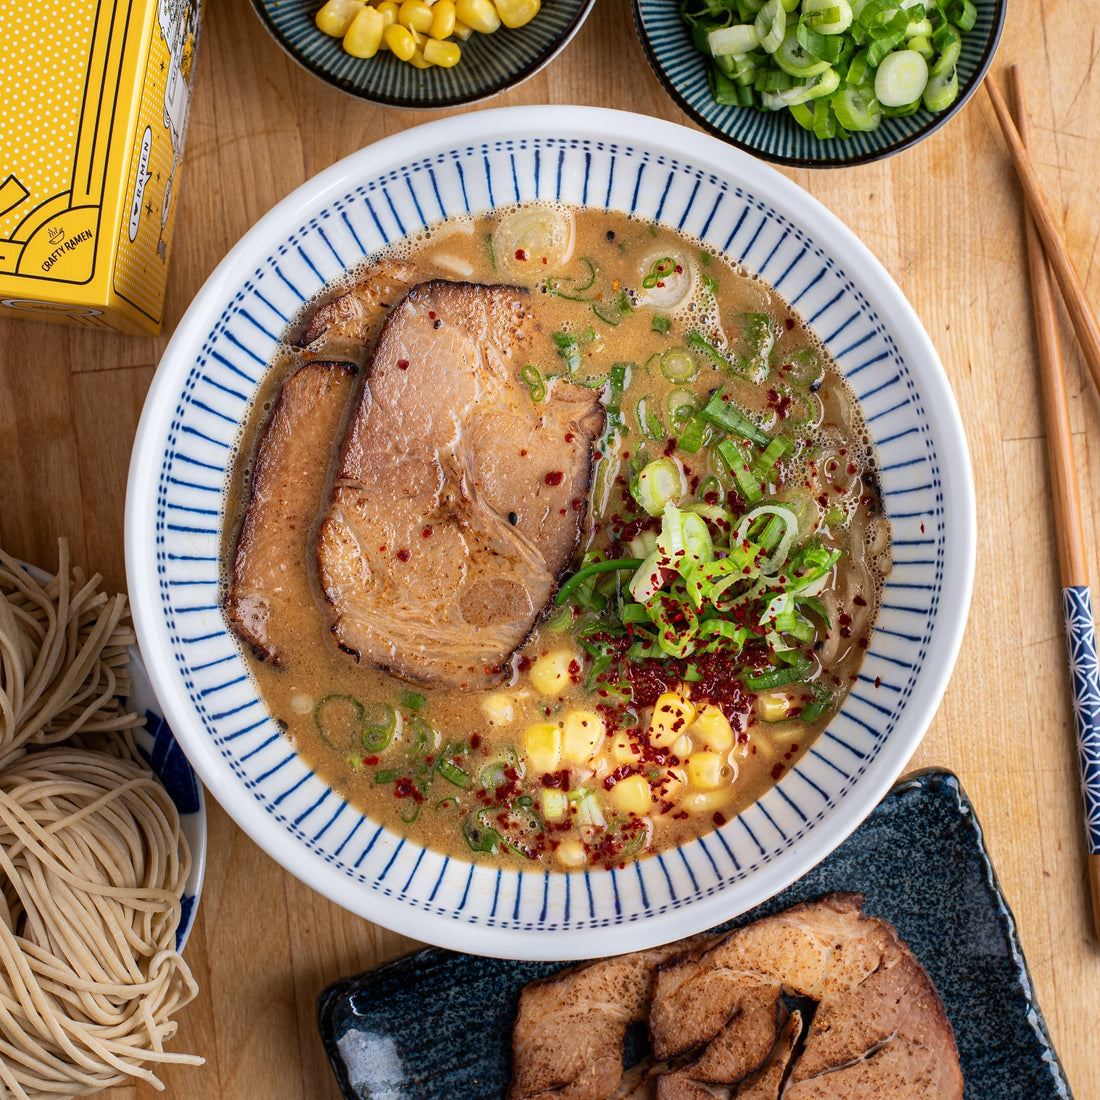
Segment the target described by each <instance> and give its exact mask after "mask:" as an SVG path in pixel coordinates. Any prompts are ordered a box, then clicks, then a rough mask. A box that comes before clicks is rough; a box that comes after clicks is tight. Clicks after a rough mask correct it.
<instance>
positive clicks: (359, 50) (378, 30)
mask: <svg viewBox="0 0 1100 1100" xmlns="http://www.w3.org/2000/svg"><path fill="white" fill-rule="evenodd" d="M382 30H383V22H382V16H380V15H379V14H378V9H377V8H372V7H371V6H370V5H369V4H367V5H365V6H364V7H363V9H362V10H361V11H360V12H359V14H358V15H357V16H356V17H355V19H354V20H352V24H351V26H350V27H348V33H347V34H345V35H344V49H345V50H346V51H347V52H348V53H350V54H351V56H352V57H374V55H375V54H376V53H378V47H379V46H380V45H381V44H382Z"/></svg>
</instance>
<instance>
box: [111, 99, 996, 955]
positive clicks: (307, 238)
mask: <svg viewBox="0 0 1100 1100" xmlns="http://www.w3.org/2000/svg"><path fill="white" fill-rule="evenodd" d="M534 198H547V199H560V200H562V201H566V202H570V203H578V204H584V205H586V206H589V207H595V208H598V209H606V208H614V209H618V210H625V211H632V212H634V213H635V214H637V215H639V216H640V217H644V218H652V219H656V220H659V221H663V222H666V223H669V224H671V225H674V226H677V227H680V228H682V229H683V230H685V231H688V232H690V233H694V234H696V235H698V236H699V237H701V238H702V239H704V240H705V241H707V242H708V243H710V244H712V245H714V246H716V247H718V248H721V249H723V250H725V251H726V252H727V253H729V254H730V255H731V256H733V257H735V258H736V259H738V260H740V261H741V262H743V263H744V264H745V265H746V266H747V267H748V268H749V269H751V270H753V271H756V272H758V273H759V274H760V275H762V276H763V277H764V278H765V279H767V280H768V281H770V282H771V283H772V284H773V285H775V286H777V287H778V288H779V290H780V291H781V292H782V293H783V294H784V295H785V296H786V297H787V299H788V300H789V301H790V302H791V303H793V305H794V306H795V307H796V308H797V309H798V310H800V311H801V313H802V314H803V315H804V316H805V317H806V318H807V319H808V320H809V322H810V323H811V324H812V326H813V327H814V329H815V330H816V331H817V332H818V333H819V334H820V335H821V337H822V338H823V339H824V340H825V341H826V343H827V344H828V346H829V348H830V349H831V350H832V352H833V354H834V355H835V356H836V358H837V360H838V361H839V363H840V366H841V369H842V370H843V371H844V373H845V374H846V375H847V377H848V378H849V379H850V381H851V384H852V386H853V387H854V388H855V391H856V392H857V393H858V394H859V396H860V397H861V398H862V401H863V407H864V410H865V412H866V416H867V421H868V424H869V426H870V430H871V432H872V433H873V436H874V440H875V443H876V445H877V449H878V457H879V462H880V472H881V487H882V492H883V497H884V500H885V503H886V508H887V511H888V513H889V516H890V520H891V522H892V524H893V531H894V557H895V565H894V569H893V572H892V574H891V575H890V578H889V582H888V584H887V586H886V589H885V597H884V599H883V608H882V612H881V616H880V619H879V622H878V625H877V627H876V629H875V632H874V635H873V638H872V642H871V646H870V649H869V651H868V653H867V657H866V660H865V663H864V665H863V669H862V672H861V675H860V677H859V682H858V683H857V684H856V685H855V687H854V690H853V691H852V694H851V695H850V697H849V698H848V700H847V702H846V703H845V705H844V708H843V710H842V711H841V713H840V714H839V715H838V716H837V717H836V718H835V719H834V721H833V722H832V723H831V725H830V726H829V728H828V730H827V731H826V732H825V733H824V734H823V735H822V737H821V738H820V739H819V741H818V743H817V744H816V745H815V746H814V747H813V748H812V749H811V750H810V751H809V752H808V753H807V754H806V756H805V757H804V758H803V759H802V760H801V761H800V762H799V763H798V765H797V766H796V767H795V768H793V769H792V770H791V772H790V773H788V774H787V775H786V776H784V777H783V779H782V780H781V782H780V783H779V784H778V785H777V786H776V787H775V788H774V789H773V790H772V791H770V792H769V793H768V794H767V795H766V796H765V797H764V798H762V799H761V800H760V801H759V802H757V803H756V804H755V805H753V806H752V807H751V808H750V809H748V810H747V811H746V812H745V813H743V814H741V815H740V816H739V817H738V818H736V819H735V820H733V821H730V822H729V823H728V824H726V825H725V826H723V827H722V828H721V829H720V830H718V831H716V832H713V833H711V834H710V835H708V836H706V837H704V838H702V839H700V840H696V841H694V842H692V843H690V844H687V845H685V846H684V847H682V848H680V849H678V850H676V851H672V852H668V853H666V854H664V855H662V856H660V857H656V858H650V859H646V860H643V861H641V862H638V863H635V864H632V865H630V866H628V867H627V868H626V869H625V870H621V871H594V872H589V873H582V872H577V873H573V874H563V873H547V872H544V871H541V870H538V871H533V870H532V871H522V872H521V871H518V870H516V869H515V867H514V866H513V865H511V864H509V865H504V866H501V867H500V868H489V867H474V866H473V865H471V864H469V863H466V862H464V861H462V860H460V859H455V858H449V857H446V856H442V855H439V854H437V853H435V852H431V851H425V850H423V849H421V848H419V847H418V846H416V845H415V844H413V843H411V842H410V841H408V840H406V839H404V838H402V837H401V836H399V835H397V834H395V833H394V832H392V831H390V830H388V829H386V828H383V827H381V826H380V825H378V824H376V823H375V822H373V821H371V820H369V819H368V818H365V817H363V816H362V815H360V814H359V813H358V812H357V811H356V810H354V809H353V808H352V807H351V806H349V805H347V804H346V803H345V802H344V801H343V799H342V798H341V797H340V795H339V794H337V793H336V792H335V791H333V790H331V789H330V788H329V787H328V786H326V785H325V783H323V782H322V781H321V780H320V779H319V778H318V777H317V776H316V775H314V774H313V773H312V772H311V771H310V769H309V768H308V767H307V766H306V765H305V764H304V763H303V761H302V760H301V759H300V758H299V757H298V756H297V755H296V754H295V752H294V750H293V748H292V747H291V746H290V744H289V743H288V742H287V740H286V739H285V738H284V737H283V735H282V734H281V733H280V731H279V728H278V726H277V725H276V723H275V722H274V721H273V720H272V719H271V717H270V716H269V715H268V713H267V711H266V709H265V707H264V704H263V702H262V700H261V699H260V698H259V696H258V695H257V692H256V689H255V686H254V684H253V681H252V680H251V678H250V676H249V671H248V667H247V665H246V663H245V661H244V658H243V657H242V655H241V652H240V649H239V648H238V645H237V643H236V642H235V640H234V638H233V636H232V635H231V634H230V633H229V632H228V630H227V629H226V624H225V620H224V619H223V617H222V612H221V608H220V606H219V596H220V590H219V581H220V576H221V563H220V544H221V538H222V530H223V524H224V522H225V502H226V481H227V476H228V471H229V468H230V466H231V463H232V458H233V453H234V448H235V445H236V442H237V438H238V431H239V428H240V425H241V423H242V422H243V421H244V419H245V417H246V416H247V414H248V411H249V408H250V405H251V403H252V401H253V400H254V399H255V396H256V393H257V389H258V386H259V383H260V380H261V378H262V376H263V374H264V371H265V370H266V369H267V364H268V361H269V359H270V358H271V356H272V354H273V352H274V351H275V348H276V345H277V342H278V340H279V338H280V336H281V335H282V333H283V332H284V331H285V330H286V327H287V324H288V322H289V321H290V319H291V318H292V317H293V316H294V315H295V313H297V312H298V310H299V309H300V308H301V306H302V305H303V303H304V302H306V301H307V300H308V299H309V298H310V297H312V296H313V295H315V294H316V293H317V292H318V291H319V290H320V289H321V288H322V287H323V286H324V285H325V284H326V283H328V282H330V281H331V280H333V279H335V278H337V277H338V276H339V275H341V274H342V273H343V272H344V271H345V270H346V269H347V268H348V267H350V266H352V265H354V264H356V263H358V262H359V261H360V260H361V259H362V258H363V257H364V256H368V255H370V254H371V253H372V252H373V251H374V250H376V249H378V248H380V247H382V246H383V245H385V244H386V243H387V242H388V241H391V240H393V239H395V238H398V237H402V236H404V235H406V234H409V233H414V232H417V231H419V230H420V229H421V228H422V227H423V226H426V225H430V224H433V223H435V222H437V221H438V220H440V219H442V218H444V217H446V216H448V215H452V214H456V213H465V212H466V211H481V210H486V209H489V208H492V207H494V206H496V205H503V204H510V203H514V202H517V201H523V200H528V199H534ZM974 549H975V507H974V492H973V482H972V476H971V472H970V462H969V457H968V454H967V448H966V442H965V439H964V436H963V431H962V426H961V423H960V419H959V415H958V411H957V408H956V406H955V402H954V399H953V397H952V394H951V390H950V388H949V385H948V382H947V379H946V377H945V375H944V372H943V369H942V367H941V366H940V363H939V360H938V359H937V356H936V352H935V349H934V348H933V347H932V345H931V343H930V342H929V340H928V337H927V336H926V334H925V332H924V330H923V328H922V327H921V324H920V322H919V321H918V319H917V317H916V316H915V315H914V313H913V311H912V309H911V308H910V306H909V305H908V304H907V303H906V301H905V299H904V298H903V297H902V295H901V292H900V291H899V290H898V289H897V287H896V286H895V284H894V282H893V280H892V279H891V278H890V276H889V275H888V274H887V272H886V271H885V270H884V269H883V268H882V267H881V265H880V264H879V263H878V262H877V261H876V260H875V259H874V257H873V256H872V255H871V254H870V253H869V252H868V251H867V249H866V248H865V247H864V246H863V245H862V244H860V242H859V241H858V240H857V239H856V238H855V237H854V236H853V235H852V233H851V232H850V231H849V230H848V229H846V228H845V227H844V226H843V225H842V224H841V223H840V222H839V221H838V220H837V219H836V218H835V217H833V216H832V215H831V214H830V213H829V212H828V211H827V210H825V209H824V208H823V207H822V206H821V205H820V204H819V203H817V202H816V201H815V200H814V199H813V198H811V197H810V196H809V195H807V194H806V193H805V192H803V191H802V190H801V189H800V188H798V187H797V186H795V185H794V184H793V183H791V182H790V181H789V180H787V179H785V178H784V177H782V176H780V175H779V174H778V173H777V172H775V171H774V170H773V169H771V168H768V167H767V166H766V165H763V164H761V163H760V162H759V161H756V160H754V159H753V158H751V157H748V156H745V155H743V154H741V153H737V152H735V151H731V150H730V149H729V147H728V146H726V145H724V144H722V143H721V142H718V141H715V140H714V139H713V138H710V137H707V136H706V135H703V134H698V133H695V132H693V131H689V130H686V129H684V128H682V127H678V126H674V125H671V124H668V123H664V122H660V121H657V120H654V119H652V118H645V117H642V116H637V115H632V114H627V113H622V112H616V111H607V110H601V109H597V108H583V107H536V108H531V107H518V108H509V109H503V110H495V111H482V112H474V113H471V114H468V115H465V116H463V117H462V118H449V119H447V120H445V121H441V122H435V123H431V124H429V125H426V126H422V127H418V128H416V129H412V130H408V131H406V132H404V133H402V134H399V135H396V136H394V137H392V138H387V139H386V140H384V141H381V142H379V143H377V144H376V145H373V146H371V147H369V148H368V149H364V150H362V151H360V152H358V153H356V154H354V155H353V156H351V157H349V158H347V159H346V160H344V161H341V162H340V163H339V164H336V165H334V166H333V167H332V168H330V169H328V170H327V171H325V172H323V173H321V174H320V175H319V176H317V177H316V178H315V179H313V180H311V181H310V182H308V183H307V184H305V185H304V186H303V187H301V188H300V189H299V190H298V191H296V192H295V193H294V194H292V195H291V196H289V197H288V198H287V199H286V200H284V201H283V202H282V203H280V204H279V205H278V206H277V207H275V209H274V210H272V211H271V212H270V213H269V214H268V215H267V216H265V217H264V218H263V219H261V221H260V222H259V223H258V224H257V225H256V226H255V227H254V228H253V229H252V230H250V231H249V233H248V234H247V235H246V236H245V237H244V238H243V239H242V240H241V242H240V243H239V244H238V245H237V246H236V247H235V248H234V249H233V250H232V251H231V252H230V254H229V255H228V256H227V257H226V259H225V260H224V261H223V262H222V263H221V264H220V265H219V267H218V268H217V270H216V271H215V272H214V273H213V275H212V276H211V277H210V279H209V280H208V282H207V284H206V285H205V286H204V287H203V289H202V290H201V291H200V292H199V294H198V296H197V297H196V299H195V301H194V303H193V304H192V306H191V308H190V309H189V310H188V312H187V314H186V316H185V317H184V318H183V320H182V321H181V323H180V325H179V328H178V330H177V331H176V333H175V335H174V336H173V338H172V341H171V343H170V344H169V346H168V348H167V350H166V352H165V355H164V358H163V360H162V361H161V364H160V366H159V368H158V370H157V373H156V376H155V378H154V381H153V385H152V388H151V390H150V392H149V396H148V399H147V401H146V405H145V410H144V412H143V414H142V418H141V423H140V426H139V430H138V436H137V441H136V444H135V449H134V454H133V460H132V464H131V468H130V483H129V491H128V496H127V505H126V550H127V571H128V580H129V589H130V597H131V600H132V603H133V613H134V618H135V621H136V625H137V629H138V636H139V639H140V642H141V646H142V651H143V653H144V655H145V660H146V663H147V665H148V667H149V672H150V675H151V678H152V681H153V684H154V686H155V688H156V691H157V694H158V696H159V698H160V700H161V702H162V704H163V707H164V712H165V714H166V716H167V717H168V720H169V721H170V723H171V724H172V727H173V729H174V730H175V731H176V736H177V737H178V738H179V740H180V743H181V744H182V745H183V747H184V750H185V751H186V753H187V754H188V756H189V758H190V759H191V761H192V763H193V764H194V766H195V769H196V771H197V772H198V773H199V775H200V776H201V777H202V778H203V780H204V781H205V783H206V784H207V786H208V788H209V790H210V792H211V793H212V794H213V795H214V797H215V798H216V799H217V800H218V801H219V802H220V803H221V804H222V805H223V806H224V807H225V809H226V810H227V811H228V812H229V813H230V814H231V815H232V816H233V817H234V818H235V819H236V821H237V822H238V823H239V824H240V826H241V827H242V828H243V829H244V830H245V831H246V832H247V833H248V834H249V835H250V836H251V837H252V838H253V839H254V840H255V841H256V842H257V843H258V844H260V845H261V846H262V847H263V848H264V849H265V850H266V851H267V852H268V853H270V854H271V856H272V857H273V858H275V859H276V860H278V861H279V862H280V863H282V864H283V865H284V866H285V867H286V868H287V869H288V870H290V871H291V872H292V873H293V874H295V875H297V876H298V877H299V878H301V879H302V880H303V881H305V882H306V883H308V884H309V885H311V886H312V887H314V888H315V889H317V890H319V891H320V892H321V893H323V894H325V895H327V896H328V897H330V898H332V899H333V900H334V901H336V902H338V903H339V904H340V905H342V906H345V907H346V908H348V909H350V910H352V911H354V912H356V913H359V914H361V915H362V916H364V917H368V918H370V919H371V920H373V921H377V922H378V923H380V924H383V925H386V926H388V927H391V928H395V929H399V930H400V931H402V932H404V933H405V934H407V935H410V936H414V937H416V938H418V939H421V940H427V941H429V942H432V943H435V944H440V945H443V946H447V947H453V948H457V949H459V950H465V951H473V952H478V953H482V954H487V955H501V956H512V957H517V958H531V959H536V958H539V959H545V958H554V959H561V958H579V957H583V956H591V955H597V954H607V953H615V952H620V951H625V950H629V949H633V948H638V947H641V946H643V945H649V944H654V943H659V942H663V941H667V940H670V939H673V938H675V937H677V936H681V935H685V934H687V933H691V932H694V931H697V930H699V929H702V928H706V927H709V926H711V925H713V924H715V923H717V922H718V921H720V920H723V919H725V918H728V917H731V916H733V915H734V914H737V913H740V912H742V911H744V910H746V909H748V908H750V907H751V906H753V905H755V904H757V903H758V902H760V901H762V900H763V899H765V898H767V897H770V896H771V895H772V894H774V893H775V892H776V891H778V890H780V889H781V888H783V887H784V886H786V885H788V884H789V883H791V882H792V881H794V880H795V879H796V878H797V877H798V876H799V875H801V874H802V873H803V872H805V871H806V870H807V869H808V868H810V867H811V866H813V865H814V864H815V863H816V862H817V861H818V860H820V859H821V858H822V857H823V856H825V855H826V854H827V853H828V852H829V851H831V850H832V849H833V848H834V847H835V846H836V845H837V844H839V843H840V842H841V841H842V840H843V839H844V838H845V837H846V836H847V835H848V834H849V833H850V832H851V831H852V830H853V829H854V828H855V827H856V826H857V825H858V824H859V823H860V822H861V821H862V820H863V818H864V816H865V815H866V814H867V813H868V812H869V811H870V810H871V808H872V807H873V806H874V805H875V804H876V803H877V802H878V800H879V799H880V798H881V797H882V796H883V795H884V794H885V792H886V791H887V790H888V789H889V787H890V784H891V783H892V782H893V780H894V779H895V778H896V777H897V775H898V773H899V772H900V770H901V769H902V768H903V767H904V765H905V763H906V762H907V761H908V759H909V757H910V755H911V754H912V752H913V750H914V749H915V747H916V746H917V743H918V742H919V741H920V738H921V737H922V736H923V734H924V731H925V729H926V728H927V726H928V723H929V722H930V720H931V718H932V716H933V714H934V712H935V709H936V707H937V705H938V703H939V700H940V697H941V695H942V693H943V690H944V688H945V686H946V684H947V680H948V676H949V674H950V672H951V668H952V665H953V663H954V660H955V656H956V653H957V651H958V647H959V644H960V640H961V637H962V632H963V626H964V623H965V620H966V613H967V608H968V605H969V600H970V591H971V585H972V580H973V568H974ZM858 885H859V884H858V883H853V884H852V886H853V888H857V887H858Z"/></svg>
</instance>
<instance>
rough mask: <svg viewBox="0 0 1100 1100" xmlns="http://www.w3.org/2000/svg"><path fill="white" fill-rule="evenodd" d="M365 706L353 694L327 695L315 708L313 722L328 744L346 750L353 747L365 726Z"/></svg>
mask: <svg viewBox="0 0 1100 1100" xmlns="http://www.w3.org/2000/svg"><path fill="white" fill-rule="evenodd" d="M364 714H365V708H364V707H363V704H362V703H360V702H359V700H358V699H356V698H355V697H354V696H352V695H335V694H334V695H326V696H325V697H324V698H323V699H320V700H318V702H317V705H316V706H315V707H314V708H313V723H314V725H315V726H316V727H317V732H318V733H319V734H320V735H321V739H322V740H323V741H324V742H325V744H326V745H331V746H332V748H334V749H340V750H346V749H350V748H352V747H353V745H354V744H355V741H356V739H357V738H358V736H359V733H360V731H361V730H362V728H363V716H364Z"/></svg>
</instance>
